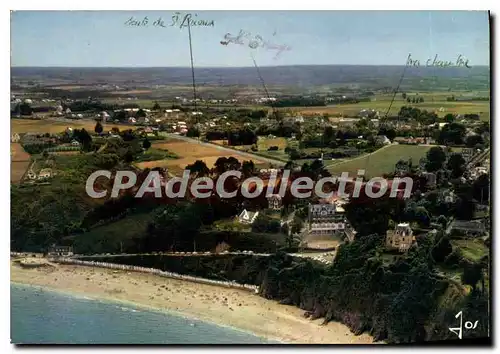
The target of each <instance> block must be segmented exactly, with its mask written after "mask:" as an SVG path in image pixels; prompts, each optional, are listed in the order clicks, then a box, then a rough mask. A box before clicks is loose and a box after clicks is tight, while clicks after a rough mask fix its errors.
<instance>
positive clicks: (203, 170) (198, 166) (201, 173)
mask: <svg viewBox="0 0 500 354" xmlns="http://www.w3.org/2000/svg"><path fill="white" fill-rule="evenodd" d="M186 170H189V171H191V173H196V176H198V177H205V176H208V175H209V174H210V169H209V168H208V167H207V164H206V163H205V162H204V161H202V160H196V161H195V162H194V163H192V164H190V165H187V166H186Z"/></svg>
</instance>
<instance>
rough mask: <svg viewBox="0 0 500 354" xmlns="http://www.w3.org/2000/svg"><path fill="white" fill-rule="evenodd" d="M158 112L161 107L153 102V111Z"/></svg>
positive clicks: (156, 102)
mask: <svg viewBox="0 0 500 354" xmlns="http://www.w3.org/2000/svg"><path fill="white" fill-rule="evenodd" d="M159 110H161V107H160V105H159V103H158V101H155V104H154V105H153V111H159Z"/></svg>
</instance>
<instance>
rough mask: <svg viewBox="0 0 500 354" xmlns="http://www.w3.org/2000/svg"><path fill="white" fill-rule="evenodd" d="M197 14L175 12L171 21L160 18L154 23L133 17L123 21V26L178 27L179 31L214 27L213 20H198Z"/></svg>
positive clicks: (145, 17)
mask: <svg viewBox="0 0 500 354" xmlns="http://www.w3.org/2000/svg"><path fill="white" fill-rule="evenodd" d="M197 17H198V15H197V14H194V15H193V14H190V13H187V14H181V13H180V12H175V13H174V14H173V15H172V18H171V20H170V21H169V20H163V19H162V18H161V17H159V18H158V19H156V20H154V21H152V22H151V21H150V19H149V18H148V17H147V16H144V18H142V19H136V18H134V17H133V16H132V17H130V18H129V19H128V20H127V21H125V23H124V24H125V26H129V27H148V26H150V25H151V26H153V27H164V28H167V27H179V28H180V29H182V28H185V27H188V26H189V27H214V26H215V23H214V20H203V19H198V18H197Z"/></svg>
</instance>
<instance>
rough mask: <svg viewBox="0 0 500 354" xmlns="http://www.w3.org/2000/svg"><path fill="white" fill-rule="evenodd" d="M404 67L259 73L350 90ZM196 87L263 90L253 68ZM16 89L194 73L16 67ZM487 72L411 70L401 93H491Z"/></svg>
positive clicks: (214, 76) (199, 74)
mask: <svg viewBox="0 0 500 354" xmlns="http://www.w3.org/2000/svg"><path fill="white" fill-rule="evenodd" d="M403 69H404V67H403V66H362V65H300V66H276V67H261V68H260V73H261V75H262V77H263V79H264V81H265V82H266V84H269V85H277V86H295V87H303V88H310V87H317V86H325V85H329V86H344V87H346V86H349V85H354V86H355V87H353V88H383V87H389V88H393V87H395V86H396V85H397V83H398V81H399V78H400V77H401V74H402V72H403ZM195 75H196V82H197V84H198V85H218V86H221V85H224V86H226V85H228V86H229V85H231V86H234V85H244V86H254V85H261V82H260V79H259V77H258V75H257V71H256V69H255V68H254V67H242V68H201V67H200V68H195ZM11 77H12V83H13V84H27V83H29V84H31V85H33V84H38V85H41V86H48V85H61V84H79V85H93V84H99V83H100V84H113V85H123V86H136V87H139V86H142V87H144V86H152V85H189V84H190V83H191V68H189V67H182V68H181V67H170V68H62V67H59V68H56V67H54V68H49V67H43V68H42V67H12V68H11ZM489 88H490V69H489V67H486V66H483V67H479V66H477V67H472V68H470V69H468V68H456V67H450V68H439V67H409V68H407V70H406V73H405V78H404V80H403V83H402V87H401V89H403V90H404V89H416V90H489Z"/></svg>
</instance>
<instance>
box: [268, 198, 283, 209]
mask: <svg viewBox="0 0 500 354" xmlns="http://www.w3.org/2000/svg"><path fill="white" fill-rule="evenodd" d="M267 201H268V203H269V209H273V210H280V209H281V208H282V207H283V201H282V200H281V196H280V195H279V194H271V195H270V196H268V197H267Z"/></svg>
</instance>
